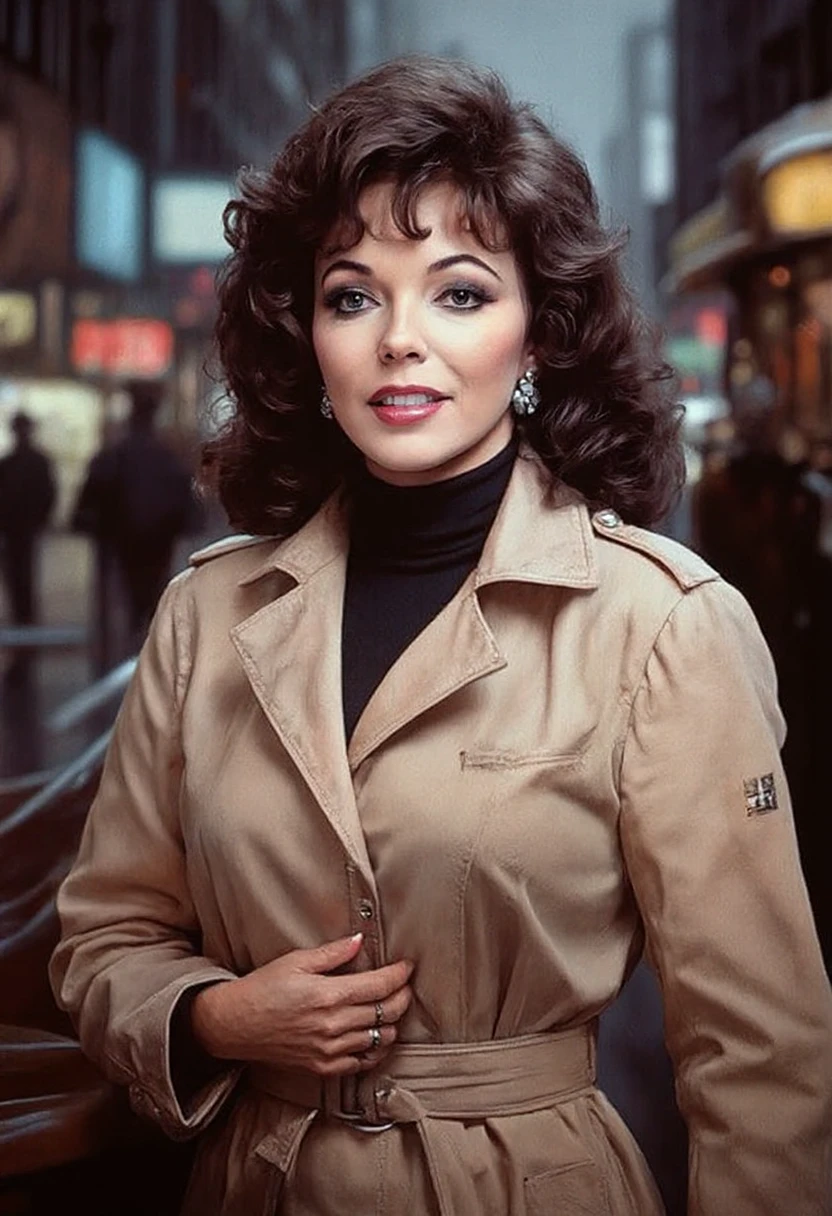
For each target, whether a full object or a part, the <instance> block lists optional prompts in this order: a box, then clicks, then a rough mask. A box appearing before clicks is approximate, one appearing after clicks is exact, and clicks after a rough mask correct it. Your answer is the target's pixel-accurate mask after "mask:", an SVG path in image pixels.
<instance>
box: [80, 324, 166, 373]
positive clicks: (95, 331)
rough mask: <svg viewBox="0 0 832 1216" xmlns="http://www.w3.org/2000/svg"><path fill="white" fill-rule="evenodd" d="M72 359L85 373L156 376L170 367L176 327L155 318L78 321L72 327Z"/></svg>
mask: <svg viewBox="0 0 832 1216" xmlns="http://www.w3.org/2000/svg"><path fill="white" fill-rule="evenodd" d="M70 359H71V362H72V366H73V367H74V368H75V370H76V371H79V372H82V373H84V374H86V375H105V374H106V375H110V376H117V377H123V378H127V377H132V376H135V377H139V378H148V379H156V378H158V377H159V376H164V375H165V373H166V372H167V371H168V370H169V369H170V365H171V362H172V360H173V330H172V329H171V327H170V325H168V323H167V322H166V321H158V320H155V319H153V318H140V317H125V318H120V319H118V320H115V321H98V320H91V319H83V320H79V321H76V322H75V323H74V325H73V327H72V343H71V351H70Z"/></svg>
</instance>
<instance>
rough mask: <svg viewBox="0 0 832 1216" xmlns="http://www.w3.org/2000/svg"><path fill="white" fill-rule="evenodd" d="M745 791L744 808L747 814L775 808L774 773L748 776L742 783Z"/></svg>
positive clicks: (756, 813) (774, 809)
mask: <svg viewBox="0 0 832 1216" xmlns="http://www.w3.org/2000/svg"><path fill="white" fill-rule="evenodd" d="M742 787H743V790H744V791H745V809H746V811H747V812H748V814H749V815H761V814H763V813H764V812H765V811H776V810H777V787H776V786H775V784H774V773H764V774H763V775H762V777H749V778H748V780H747V781H743V783H742Z"/></svg>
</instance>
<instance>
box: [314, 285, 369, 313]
mask: <svg viewBox="0 0 832 1216" xmlns="http://www.w3.org/2000/svg"><path fill="white" fill-rule="evenodd" d="M367 301H368V296H367V294H366V293H365V292H363V291H361V290H360V289H359V288H358V287H342V288H340V289H339V290H338V291H333V292H332V293H331V294H330V295H328V296H327V297H326V298H325V299H324V303H325V304H326V306H327V308H331V309H332V310H333V312H337V313H340V314H341V315H342V316H346V315H348V314H350V313H355V312H364V310H365V305H366V304H367Z"/></svg>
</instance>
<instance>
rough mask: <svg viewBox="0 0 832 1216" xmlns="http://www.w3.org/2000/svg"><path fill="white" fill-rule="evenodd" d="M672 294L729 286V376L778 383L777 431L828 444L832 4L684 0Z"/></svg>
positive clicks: (740, 385) (797, 445) (798, 440)
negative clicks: (761, 378) (701, 2)
mask: <svg viewBox="0 0 832 1216" xmlns="http://www.w3.org/2000/svg"><path fill="white" fill-rule="evenodd" d="M676 47H677V52H676V53H677V97H676V108H677V122H678V143H677V197H676V224H677V227H676V232H675V235H674V237H673V239H672V241H671V244H670V266H669V273H668V275H667V278H666V281H665V286H666V288H667V290H668V292H669V294H670V295H671V296H675V297H677V298H678V297H679V296H680V295H690V294H691V293H695V292H700V291H712V290H714V289H727V290H728V291H729V292H730V294H731V298H732V300H733V303H734V308H733V310H732V317H731V332H730V335H729V346H728V352H727V353H728V360H727V372H726V385H727V388H728V391H729V394H730V395H732V396H736V394H737V393H738V392H742V391H743V389H744V388H745V387H746V386H747V385H748V384H750V383H751V381H752V380H753V379H754V378H755V377H760V376H763V377H765V378H766V379H767V380H769V381H771V382H772V383H773V385H774V387H775V408H776V411H777V423H778V426H777V429H778V430H779V432H780V435H781V436H782V437H783V440H784V442H785V444H786V446H787V447H789V449H790V451H793V452H794V453H798V452H803V454H805V455H809V454H810V453H811V452H812V451H819V450H821V449H822V448H823V447H825V445H826V444H827V443H828V442H829V440H830V439H832V97H831V96H830V93H832V5H830V3H829V0H777V2H776V3H775V2H774V0H755V3H747V0H714V2H713V3H712V4H709V5H707V6H703V5H702V4H700V3H699V0H678V4H677V11H676Z"/></svg>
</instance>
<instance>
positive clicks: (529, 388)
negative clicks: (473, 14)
mask: <svg viewBox="0 0 832 1216" xmlns="http://www.w3.org/2000/svg"><path fill="white" fill-rule="evenodd" d="M536 380H537V373H536V372H535V370H534V368H533V367H530V368H529V369H528V371H525V372H523V375H522V376H521V377H520V379H519V380H518V381H517V387H516V388H515V390H514V392H513V393H512V394H511V405H512V409H513V410H514V412H515V414H517V415H518V417H520V418H524V417H526V416H527V415H528V414H533V413H534V412H535V410H536V409H537V407H538V406H539V405H540V390H539V389H538V387H537V384H536Z"/></svg>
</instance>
